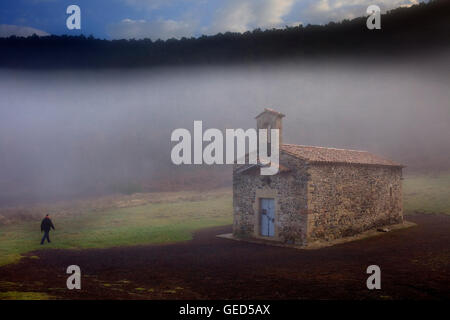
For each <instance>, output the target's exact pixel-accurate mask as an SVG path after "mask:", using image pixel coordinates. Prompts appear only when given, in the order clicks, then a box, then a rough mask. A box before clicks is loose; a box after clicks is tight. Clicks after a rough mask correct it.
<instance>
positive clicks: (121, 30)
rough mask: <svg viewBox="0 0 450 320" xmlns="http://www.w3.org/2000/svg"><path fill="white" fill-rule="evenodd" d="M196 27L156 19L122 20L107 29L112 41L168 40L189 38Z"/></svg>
mask: <svg viewBox="0 0 450 320" xmlns="http://www.w3.org/2000/svg"><path fill="white" fill-rule="evenodd" d="M196 27H197V25H196V23H195V22H193V21H175V20H171V19H168V20H164V19H158V20H154V21H147V20H143V19H141V20H132V19H124V20H122V21H121V22H119V23H116V24H112V25H110V26H109V27H108V33H109V35H110V36H111V38H113V39H133V38H134V39H144V38H150V39H152V40H156V39H162V40H166V39H170V38H178V39H179V38H181V37H189V36H192V35H193V34H194V31H195V29H196Z"/></svg>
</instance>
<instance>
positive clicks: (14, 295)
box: [0, 291, 53, 300]
mask: <svg viewBox="0 0 450 320" xmlns="http://www.w3.org/2000/svg"><path fill="white" fill-rule="evenodd" d="M50 299H53V297H52V296H49V295H48V294H46V293H42V292H21V291H6V292H0V300H50Z"/></svg>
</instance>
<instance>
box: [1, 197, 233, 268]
mask: <svg viewBox="0 0 450 320" xmlns="http://www.w3.org/2000/svg"><path fill="white" fill-rule="evenodd" d="M53 220H54V224H55V227H56V232H53V231H52V232H51V233H50V239H51V240H52V243H51V244H50V245H48V244H45V245H44V246H41V245H39V241H40V237H41V236H42V235H41V233H40V232H39V228H40V221H39V220H37V221H33V222H32V221H22V222H15V223H12V224H8V225H3V226H0V265H4V264H7V263H12V262H15V261H17V260H18V259H19V258H20V255H21V254H22V253H26V252H29V251H32V250H36V249H43V248H44V249H48V248H65V249H82V248H103V247H113V246H124V245H136V244H148V243H168V242H175V241H185V240H189V239H191V237H192V232H193V231H195V230H198V229H201V228H207V227H213V226H219V225H227V224H231V222H232V204H231V193H230V192H229V191H225V190H219V191H218V192H210V193H207V194H206V195H201V196H200V195H199V196H198V197H195V196H189V197H177V198H174V197H173V198H170V200H167V199H164V198H162V200H161V201H160V202H155V203H148V204H145V205H140V206H135V207H128V208H112V209H106V210H103V211H86V212H85V213H84V214H79V215H62V216H59V217H57V218H54V219H53Z"/></svg>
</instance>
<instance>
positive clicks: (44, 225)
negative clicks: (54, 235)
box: [41, 215, 55, 244]
mask: <svg viewBox="0 0 450 320" xmlns="http://www.w3.org/2000/svg"><path fill="white" fill-rule="evenodd" d="M50 229H53V230H55V227H54V226H53V223H52V220H51V219H50V217H49V216H48V215H46V216H45V218H44V219H42V222H41V232H42V231H44V236H43V237H42V241H41V244H44V241H45V239H47V241H48V242H49V243H50V237H49V233H50Z"/></svg>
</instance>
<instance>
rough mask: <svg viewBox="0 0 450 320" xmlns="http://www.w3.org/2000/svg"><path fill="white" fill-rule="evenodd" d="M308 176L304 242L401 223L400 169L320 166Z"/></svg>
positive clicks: (313, 167)
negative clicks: (306, 218) (306, 222)
mask: <svg viewBox="0 0 450 320" xmlns="http://www.w3.org/2000/svg"><path fill="white" fill-rule="evenodd" d="M308 173H309V175H310V180H309V182H308V191H307V194H308V196H307V197H308V232H307V233H308V234H307V239H308V241H313V240H317V239H323V240H332V239H336V238H340V237H345V236H351V235H354V234H357V233H360V232H362V231H365V230H368V229H371V228H376V227H380V226H385V225H389V224H395V223H400V222H402V221H403V208H402V189H401V188H402V187H401V175H402V171H401V168H397V167H387V166H385V167H383V166H358V165H339V164H320V165H310V167H309V169H308Z"/></svg>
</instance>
